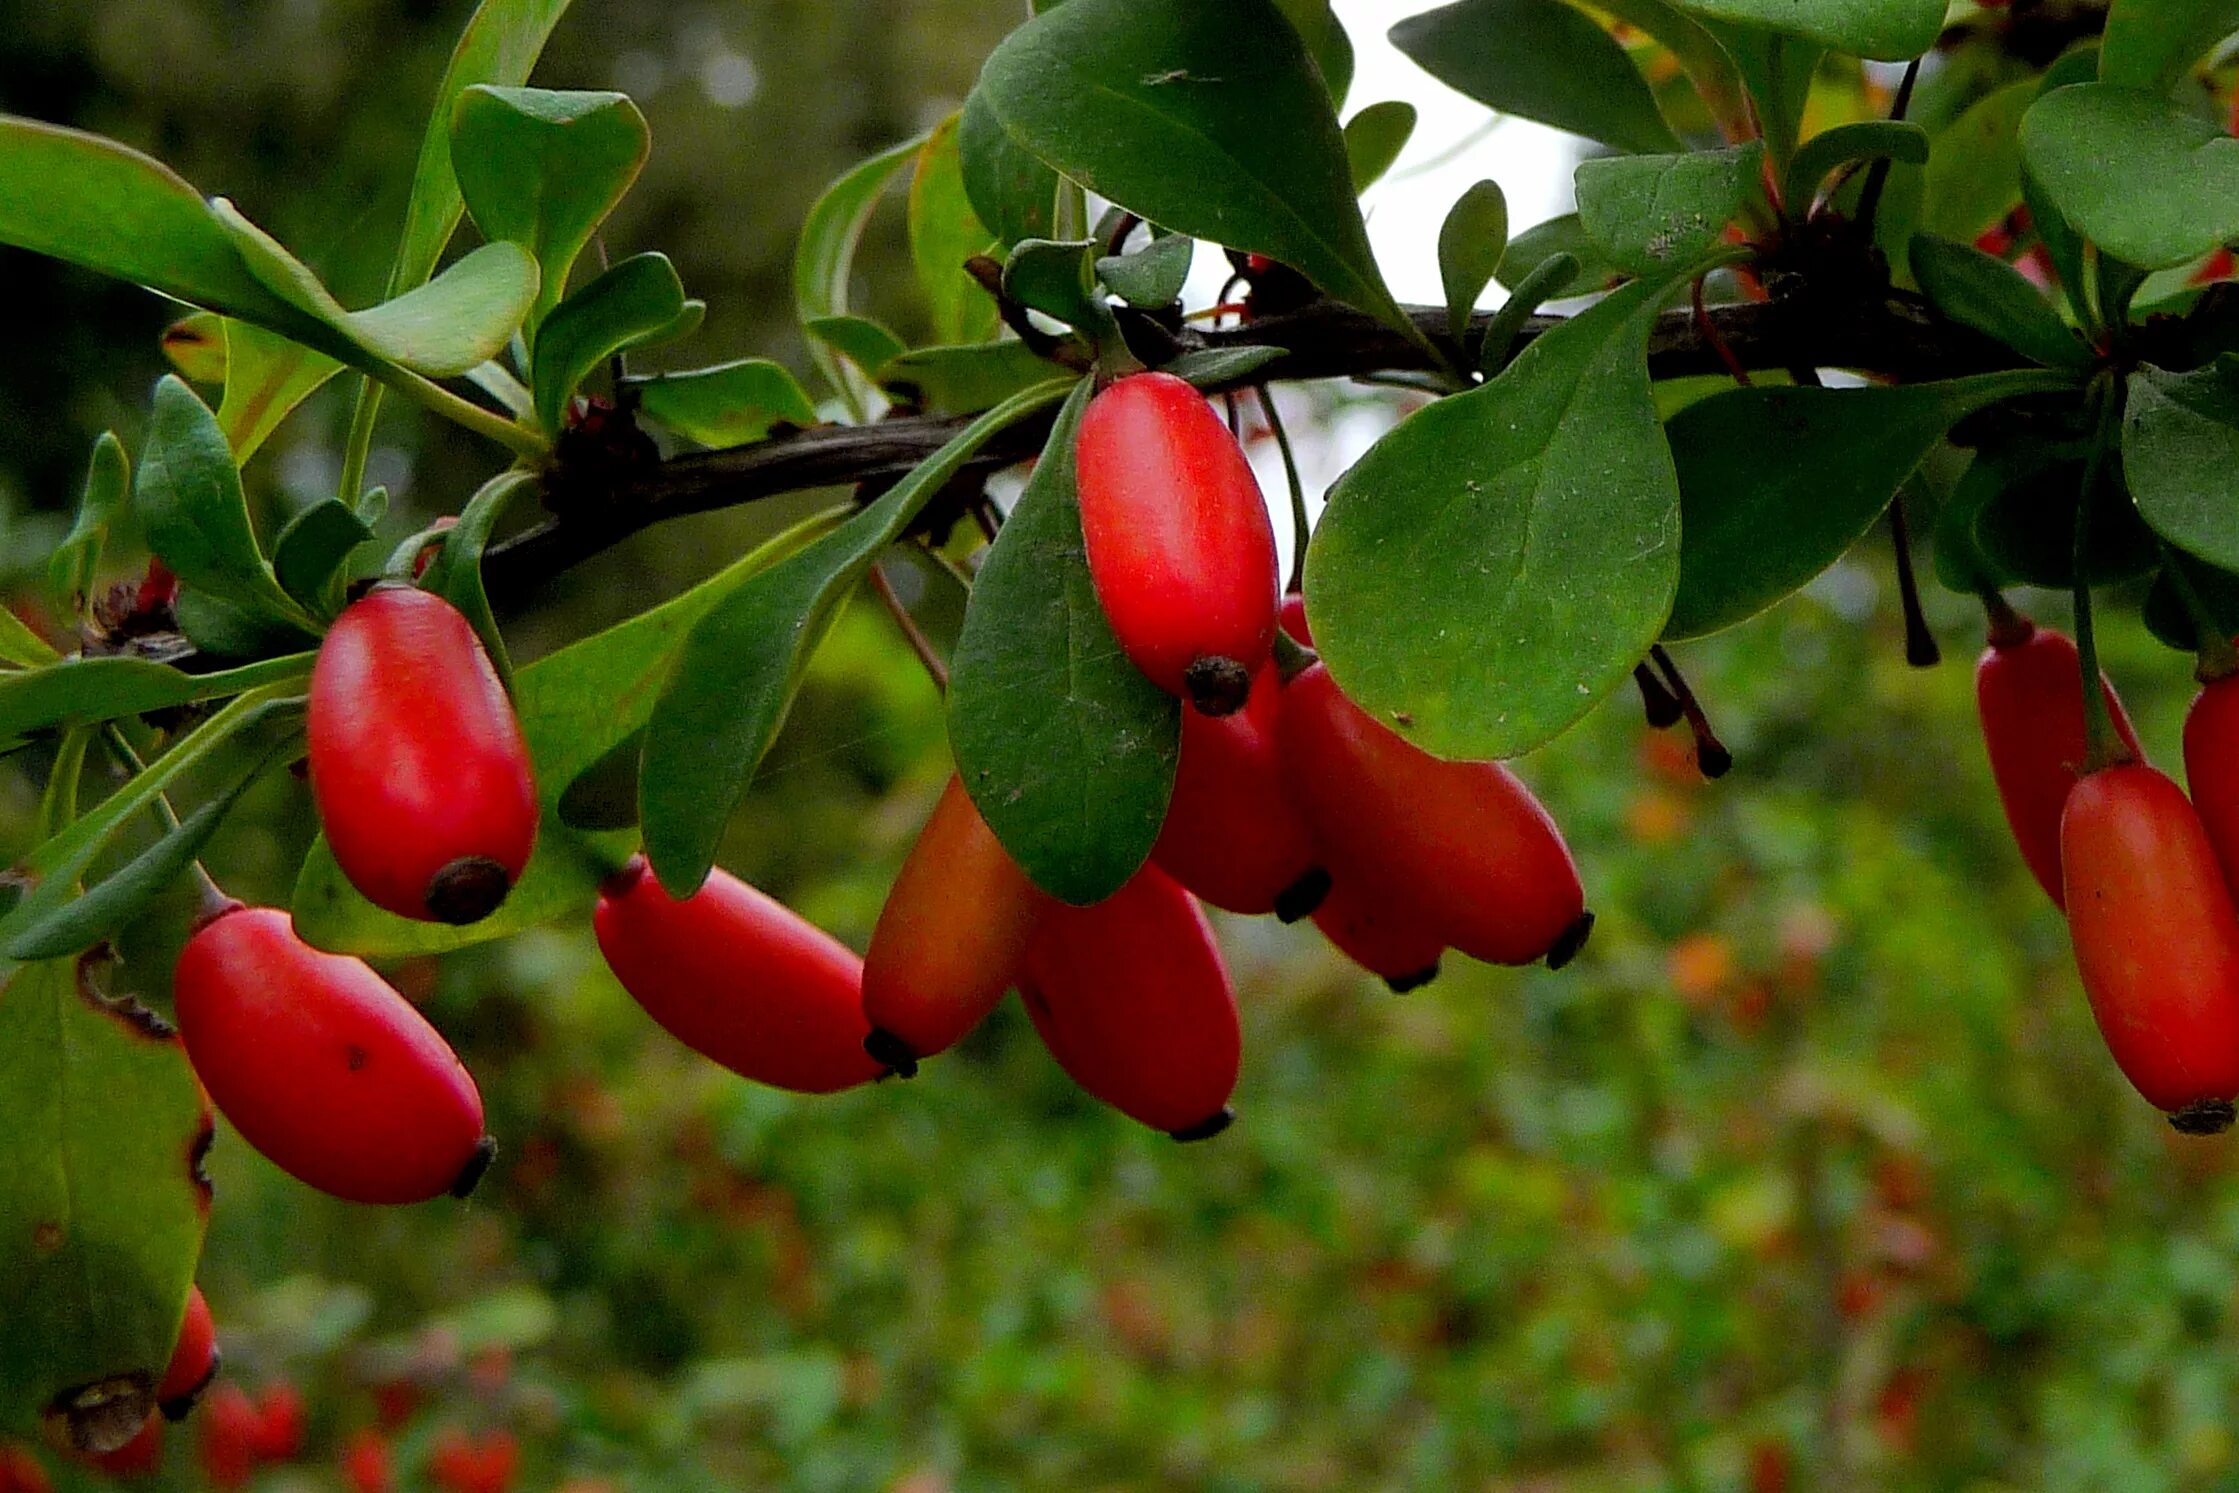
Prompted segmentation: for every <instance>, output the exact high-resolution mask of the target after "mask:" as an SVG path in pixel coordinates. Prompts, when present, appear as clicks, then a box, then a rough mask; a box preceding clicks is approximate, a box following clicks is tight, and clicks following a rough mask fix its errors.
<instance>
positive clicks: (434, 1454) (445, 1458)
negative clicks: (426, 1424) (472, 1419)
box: [428, 1426, 480, 1493]
mask: <svg viewBox="0 0 2239 1493" xmlns="http://www.w3.org/2000/svg"><path fill="white" fill-rule="evenodd" d="M479 1460H480V1459H479V1458H477V1457H476V1456H475V1454H474V1442H473V1441H472V1440H471V1439H470V1438H469V1437H468V1436H467V1434H466V1432H465V1431H463V1430H461V1429H460V1428H459V1427H457V1426H445V1427H444V1428H443V1429H442V1430H441V1431H439V1432H437V1433H436V1438H435V1442H434V1444H433V1445H432V1446H431V1447H430V1448H429V1450H428V1481H429V1482H431V1483H434V1484H435V1485H436V1486H437V1487H440V1488H447V1489H449V1490H450V1493H470V1490H471V1489H472V1488H473V1486H474V1475H475V1469H476V1467H477V1464H478V1463H479Z"/></svg>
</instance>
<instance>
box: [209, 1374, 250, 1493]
mask: <svg viewBox="0 0 2239 1493" xmlns="http://www.w3.org/2000/svg"><path fill="white" fill-rule="evenodd" d="M198 1420H199V1422H200V1424H201V1428H202V1437H201V1440H200V1441H199V1442H197V1443H196V1446H195V1452H196V1454H197V1457H198V1459H199V1460H200V1461H201V1463H202V1476H203V1477H204V1478H205V1479H207V1480H208V1482H209V1484H210V1486H211V1487H213V1488H245V1487H247V1486H248V1485H249V1479H250V1477H251V1476H253V1475H254V1474H255V1472H256V1470H257V1434H258V1432H259V1431H260V1430H261V1429H262V1428H263V1417H262V1416H260V1415H258V1414H257V1407H256V1406H255V1404H253V1403H252V1402H251V1401H250V1399H249V1396H248V1393H247V1392H246V1391H245V1390H243V1389H242V1388H241V1387H240V1386H239V1385H235V1384H221V1385H219V1386H218V1387H217V1388H216V1389H214V1390H212V1391H211V1392H210V1400H209V1403H208V1404H206V1405H205V1406H203V1409H202V1414H201V1416H200V1417H198Z"/></svg>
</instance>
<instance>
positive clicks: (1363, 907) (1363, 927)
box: [1314, 881, 1446, 993]
mask: <svg viewBox="0 0 2239 1493" xmlns="http://www.w3.org/2000/svg"><path fill="white" fill-rule="evenodd" d="M1314 926H1315V927H1317V928H1319V929H1321V930H1322V936H1323V937H1324V938H1327V939H1328V940H1329V941H1330V942H1331V943H1332V944H1335V945H1336V946H1337V950H1338V952H1339V953H1341V954H1343V955H1344V956H1345V957H1346V958H1348V959H1350V960H1352V961H1353V962H1354V963H1355V964H1357V965H1359V966H1360V967H1361V968H1362V969H1365V970H1367V971H1368V972H1369V973H1370V974H1372V975H1378V976H1381V977H1382V978H1383V981H1384V983H1385V984H1386V985H1389V986H1390V987H1391V988H1392V989H1393V990H1394V991H1395V992H1399V993H1405V992H1407V991H1409V990H1416V989H1419V988H1421V987H1422V986H1425V985H1428V984H1429V983H1430V982H1431V981H1432V980H1435V979H1436V978H1438V961H1439V957H1440V956H1441V955H1443V954H1444V953H1445V952H1446V940H1445V939H1443V938H1441V937H1440V936H1439V934H1438V930H1437V929H1435V928H1433V927H1431V926H1430V924H1429V923H1427V922H1425V921H1424V919H1423V916H1422V914H1421V913H1420V912H1418V911H1417V910H1416V909H1415V908H1414V907H1412V906H1411V905H1410V904H1409V903H1407V902H1404V901H1402V900H1401V899H1399V898H1397V897H1393V896H1389V895H1386V894H1384V893H1382V892H1381V891H1380V890H1379V889H1376V888H1373V887H1364V886H1361V885H1358V884H1356V883H1354V882H1350V881H1332V882H1331V883H1330V887H1329V895H1328V896H1326V897H1324V898H1323V899H1322V905H1321V906H1320V907H1317V908H1315V909H1314Z"/></svg>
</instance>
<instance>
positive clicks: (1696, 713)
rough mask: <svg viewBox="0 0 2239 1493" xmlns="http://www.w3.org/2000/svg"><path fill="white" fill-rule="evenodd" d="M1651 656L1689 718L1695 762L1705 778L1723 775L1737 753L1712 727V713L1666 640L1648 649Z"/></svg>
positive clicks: (1681, 708)
mask: <svg viewBox="0 0 2239 1493" xmlns="http://www.w3.org/2000/svg"><path fill="white" fill-rule="evenodd" d="M1648 656H1649V657H1650V658H1652V659H1654V660H1655V661H1656V667H1657V668H1658V669H1660V670H1662V671H1663V675H1664V683H1666V684H1667V685H1669V686H1671V692H1672V696H1673V698H1675V699H1677V700H1678V701H1679V713H1680V714H1681V715H1683V716H1685V717H1686V719H1687V729H1688V730H1690V731H1692V732H1694V734H1695V766H1696V767H1697V768H1698V769H1699V770H1700V771H1701V772H1702V775H1703V776H1704V777H1706V778H1722V777H1724V776H1725V775H1726V773H1727V770H1728V769H1729V768H1731V767H1732V766H1733V765H1734V754H1733V753H1732V752H1729V751H1727V750H1726V743H1724V742H1722V741H1720V740H1719V739H1718V733H1717V732H1715V731H1713V730H1711V729H1710V717H1709V716H1708V715H1707V714H1705V713H1704V711H1703V705H1702V701H1700V700H1698V699H1696V698H1695V692H1694V690H1693V689H1691V688H1689V687H1688V684H1687V678H1686V676H1685V675H1683V674H1681V673H1680V672H1679V665H1677V664H1675V663H1673V662H1672V659H1671V655H1670V654H1669V653H1667V652H1665V651H1664V645H1663V644H1661V643H1658V644H1657V645H1656V646H1655V647H1653V648H1651V649H1649V650H1648Z"/></svg>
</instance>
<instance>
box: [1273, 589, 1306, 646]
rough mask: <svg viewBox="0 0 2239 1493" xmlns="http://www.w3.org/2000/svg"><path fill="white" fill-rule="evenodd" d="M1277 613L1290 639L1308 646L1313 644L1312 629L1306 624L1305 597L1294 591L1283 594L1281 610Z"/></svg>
mask: <svg viewBox="0 0 2239 1493" xmlns="http://www.w3.org/2000/svg"><path fill="white" fill-rule="evenodd" d="M1279 615H1280V617H1281V619H1282V626H1283V631H1285V632H1287V633H1289V634H1290V635H1291V641H1293V642H1296V643H1304V644H1305V645H1306V646H1307V647H1309V648H1311V647H1313V646H1314V629H1313V628H1311V627H1309V626H1307V625H1306V598H1305V597H1303V596H1301V595H1299V594H1298V593H1297V592H1296V591H1293V592H1291V593H1290V594H1289V595H1287V596H1285V597H1284V598H1283V610H1282V612H1281V613H1280V614H1279Z"/></svg>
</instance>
